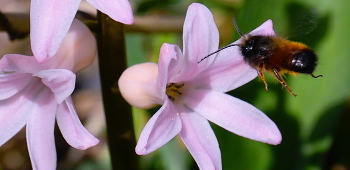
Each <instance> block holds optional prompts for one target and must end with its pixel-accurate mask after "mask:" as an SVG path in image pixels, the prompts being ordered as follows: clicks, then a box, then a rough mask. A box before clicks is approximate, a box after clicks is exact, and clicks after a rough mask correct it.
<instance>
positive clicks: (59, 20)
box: [30, 0, 81, 63]
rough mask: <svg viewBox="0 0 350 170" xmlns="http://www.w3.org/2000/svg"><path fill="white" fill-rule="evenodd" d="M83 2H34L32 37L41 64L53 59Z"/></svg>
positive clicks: (61, 0)
mask: <svg viewBox="0 0 350 170" xmlns="http://www.w3.org/2000/svg"><path fill="white" fill-rule="evenodd" d="M80 1H81V0H32V1H31V5H30V7H31V9H30V37H31V45H32V51H33V54H34V56H35V58H36V59H37V60H38V62H40V63H44V62H45V61H46V60H48V59H49V58H51V57H52V56H53V55H55V53H56V52H57V50H58V49H59V47H60V45H61V43H62V41H63V39H64V37H65V36H66V34H67V32H68V30H69V27H70V26H71V23H72V21H73V18H74V16H75V14H76V12H77V10H78V7H79V4H80Z"/></svg>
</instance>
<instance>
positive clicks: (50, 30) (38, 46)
mask: <svg viewBox="0 0 350 170" xmlns="http://www.w3.org/2000/svg"><path fill="white" fill-rule="evenodd" d="M80 2H81V0H32V1H31V4H30V37H31V46H32V51H33V54H34V56H35V58H36V59H37V61H38V62H39V63H44V62H45V61H46V60H48V59H49V58H51V57H52V56H53V55H54V54H55V53H56V52H57V50H58V49H59V47H60V44H61V43H62V41H63V39H64V37H65V36H66V34H67V32H68V30H69V27H70V25H71V23H72V21H73V18H74V16H75V14H76V12H77V10H78V7H79V4H80ZM87 2H88V3H90V4H91V5H92V6H94V7H95V8H96V9H98V10H100V11H101V12H103V13H105V14H107V15H108V16H109V17H111V18H112V19H114V20H115V21H118V22H121V23H124V24H132V23H133V22H134V17H133V14H132V9H131V6H130V3H129V1H128V0H87Z"/></svg>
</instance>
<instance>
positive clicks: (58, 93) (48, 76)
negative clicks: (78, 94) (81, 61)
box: [33, 69, 75, 104]
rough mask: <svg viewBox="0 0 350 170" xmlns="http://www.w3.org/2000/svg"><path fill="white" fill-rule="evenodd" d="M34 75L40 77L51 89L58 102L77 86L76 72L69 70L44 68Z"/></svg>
mask: <svg viewBox="0 0 350 170" xmlns="http://www.w3.org/2000/svg"><path fill="white" fill-rule="evenodd" d="M33 76H37V77H40V78H41V81H42V82H43V83H44V84H45V85H46V86H47V87H49V88H50V89H51V91H52V92H53V93H54V95H55V98H56V101H57V103H58V104H61V103H62V102H63V101H64V100H65V99H66V98H67V97H69V96H70V95H71V94H72V92H73V90H74V87H75V74H74V73H73V72H71V71H69V70H64V69H51V70H43V71H39V72H37V73H35V74H33Z"/></svg>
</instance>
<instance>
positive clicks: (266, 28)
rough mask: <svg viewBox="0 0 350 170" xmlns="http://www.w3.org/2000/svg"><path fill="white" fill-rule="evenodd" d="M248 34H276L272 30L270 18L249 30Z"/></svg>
mask: <svg viewBox="0 0 350 170" xmlns="http://www.w3.org/2000/svg"><path fill="white" fill-rule="evenodd" d="M248 34H249V35H269V36H273V35H276V34H275V31H274V30H273V23H272V20H270V19H269V20H267V21H265V22H264V23H263V24H261V25H260V26H259V27H258V28H255V29H254V30H253V31H251V32H250V33H248Z"/></svg>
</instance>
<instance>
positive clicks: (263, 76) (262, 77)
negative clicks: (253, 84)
mask: <svg viewBox="0 0 350 170" xmlns="http://www.w3.org/2000/svg"><path fill="white" fill-rule="evenodd" d="M257 72H258V75H259V77H260V79H261V80H262V81H263V82H264V84H265V90H266V91H269V88H268V85H267V82H266V79H265V75H264V73H263V72H262V71H261V70H260V69H259V70H257Z"/></svg>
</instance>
